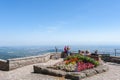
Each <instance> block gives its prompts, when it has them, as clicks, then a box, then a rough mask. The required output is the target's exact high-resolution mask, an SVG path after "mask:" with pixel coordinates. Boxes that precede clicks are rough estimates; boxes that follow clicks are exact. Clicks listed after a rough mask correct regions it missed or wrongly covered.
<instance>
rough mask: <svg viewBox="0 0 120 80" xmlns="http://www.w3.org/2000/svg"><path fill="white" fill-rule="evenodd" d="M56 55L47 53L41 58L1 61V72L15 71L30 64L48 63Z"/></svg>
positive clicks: (32, 57) (40, 56)
mask: <svg viewBox="0 0 120 80" xmlns="http://www.w3.org/2000/svg"><path fill="white" fill-rule="evenodd" d="M54 55H55V54H54V53H46V54H44V55H39V56H31V57H23V58H14V59H8V60H1V59H0V70H5V71H8V70H13V69H16V68H19V67H23V66H26V65H30V64H36V63H42V62H47V61H49V60H50V59H51V56H54Z"/></svg>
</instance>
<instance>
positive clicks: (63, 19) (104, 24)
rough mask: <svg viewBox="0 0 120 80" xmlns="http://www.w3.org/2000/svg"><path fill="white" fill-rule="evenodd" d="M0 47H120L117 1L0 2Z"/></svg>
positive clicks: (30, 0) (37, 0)
mask: <svg viewBox="0 0 120 80" xmlns="http://www.w3.org/2000/svg"><path fill="white" fill-rule="evenodd" d="M0 14H1V15H0V46H18V45H28V46H29V45H120V37H119V34H120V0H0Z"/></svg>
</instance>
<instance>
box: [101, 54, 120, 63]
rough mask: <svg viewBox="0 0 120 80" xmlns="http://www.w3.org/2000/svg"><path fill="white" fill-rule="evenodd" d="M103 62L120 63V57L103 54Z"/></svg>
mask: <svg viewBox="0 0 120 80" xmlns="http://www.w3.org/2000/svg"><path fill="white" fill-rule="evenodd" d="M102 60H104V61H106V62H115V63H120V56H110V55H109V54H103V55H102Z"/></svg>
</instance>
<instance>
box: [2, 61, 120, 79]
mask: <svg viewBox="0 0 120 80" xmlns="http://www.w3.org/2000/svg"><path fill="white" fill-rule="evenodd" d="M53 62H55V61H54V60H52V61H49V62H48V63H49V64H50V63H51V64H53ZM56 62H59V60H58V61H56ZM106 65H108V66H109V68H110V69H109V71H107V72H105V73H101V74H97V75H94V76H92V77H88V78H85V79H82V80H120V64H115V63H106ZM0 80H64V79H63V78H58V77H54V76H49V75H42V74H35V73H33V65H29V66H25V67H22V68H18V69H15V70H12V71H0Z"/></svg>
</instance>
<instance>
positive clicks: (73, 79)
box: [34, 65, 109, 80]
mask: <svg viewBox="0 0 120 80" xmlns="http://www.w3.org/2000/svg"><path fill="white" fill-rule="evenodd" d="M108 69H109V68H108V66H106V65H100V66H98V67H96V68H93V69H87V70H84V71H81V72H65V71H63V70H55V69H50V68H47V67H45V66H39V65H35V66H34V72H35V73H42V74H47V75H52V76H60V77H61V76H64V77H65V78H67V79H70V80H81V79H83V78H86V77H89V76H93V75H96V74H99V73H102V72H106V71H107V70H108Z"/></svg>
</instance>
